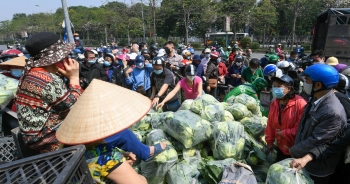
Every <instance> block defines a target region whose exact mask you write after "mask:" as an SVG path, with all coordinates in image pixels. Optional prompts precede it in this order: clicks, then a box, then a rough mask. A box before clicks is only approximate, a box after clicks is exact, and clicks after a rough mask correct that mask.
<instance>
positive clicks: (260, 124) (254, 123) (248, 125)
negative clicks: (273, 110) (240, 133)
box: [240, 116, 267, 139]
mask: <svg viewBox="0 0 350 184" xmlns="http://www.w3.org/2000/svg"><path fill="white" fill-rule="evenodd" d="M240 122H241V123H242V124H243V125H244V127H245V130H246V131H247V132H249V133H250V134H251V135H252V136H253V137H254V138H256V139H258V138H260V137H261V136H262V135H263V134H264V131H265V128H266V126H267V124H266V122H265V119H263V118H261V117H259V116H253V117H249V118H248V117H246V118H243V119H242V120H241V121H240Z"/></svg>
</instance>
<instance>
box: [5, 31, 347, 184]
mask: <svg viewBox="0 0 350 184" xmlns="http://www.w3.org/2000/svg"><path fill="white" fill-rule="evenodd" d="M74 36H75V39H76V43H75V44H67V43H64V42H62V41H61V40H60V39H59V37H58V36H57V35H55V34H53V33H38V34H37V35H33V36H32V37H31V38H30V39H28V41H27V43H26V45H25V50H26V51H27V53H28V54H30V57H29V56H28V58H26V57H24V56H22V57H18V56H20V55H18V54H17V55H16V56H15V55H11V56H9V60H8V59H7V58H6V57H5V55H2V59H3V61H5V62H3V63H1V64H0V69H3V70H4V71H8V72H7V73H6V72H3V74H6V75H7V76H9V77H12V78H15V79H18V80H19V87H18V90H17V94H16V98H15V99H14V100H13V102H11V103H10V105H9V106H8V107H9V108H11V109H12V110H13V111H15V112H17V116H18V124H17V126H19V127H20V129H21V133H22V135H23V139H24V142H25V145H26V146H27V147H29V148H30V149H33V150H36V151H38V152H40V153H45V152H51V151H54V150H57V149H60V148H62V147H63V146H64V145H63V144H62V143H60V141H59V140H58V139H57V137H56V131H57V130H58V129H59V127H60V126H61V124H62V122H64V120H65V118H66V116H67V114H68V113H69V111H70V110H71V109H72V107H73V108H74V106H73V105H74V104H75V103H76V102H77V101H78V99H79V97H80V96H82V95H84V90H86V89H89V86H90V85H94V83H93V82H92V81H94V79H98V80H100V81H105V82H106V83H108V84H114V85H113V86H115V87H121V88H125V89H128V90H132V91H135V92H137V93H140V94H142V95H143V96H144V98H148V99H149V101H150V102H151V106H152V107H153V108H154V109H159V108H161V109H162V110H163V111H173V112H175V111H177V110H178V109H179V107H180V106H181V103H182V102H183V101H184V100H185V99H195V98H197V97H199V96H201V95H203V94H204V93H207V94H210V95H213V96H214V97H215V98H217V99H219V100H220V101H226V100H227V99H228V98H229V97H231V96H237V95H239V94H242V93H244V94H247V95H250V96H252V97H254V98H255V99H257V100H258V99H259V98H260V95H261V92H262V91H264V92H267V93H271V103H270V105H269V108H267V109H264V108H261V110H262V114H263V115H265V116H267V117H268V122H267V128H266V130H265V135H266V137H265V139H266V142H267V148H268V150H269V151H271V152H272V151H273V150H274V149H276V150H277V161H281V160H284V159H286V158H294V160H293V161H292V162H291V163H290V166H291V167H294V168H297V169H301V168H305V170H306V171H307V172H308V173H309V174H310V176H311V178H312V179H313V180H314V182H315V184H328V183H336V182H337V183H349V182H350V177H349V176H348V174H347V173H349V172H350V166H349V165H350V164H345V163H344V159H345V157H346V154H345V151H346V147H347V146H350V143H349V139H350V138H349V137H350V130H349V128H348V126H347V125H348V122H347V120H348V119H350V100H349V92H348V90H349V76H350V73H349V71H350V69H349V67H348V66H347V65H344V64H339V62H338V59H337V58H335V57H329V58H328V59H327V60H326V59H325V57H324V55H323V52H322V51H319V50H318V51H315V52H313V53H311V54H310V56H308V57H306V55H305V54H304V52H303V49H302V48H297V49H296V50H295V51H293V52H291V53H290V57H288V58H286V57H285V56H283V57H281V56H280V53H282V52H283V51H282V50H281V48H280V47H279V46H278V47H277V52H274V51H270V52H268V53H266V55H265V57H263V58H260V59H258V58H252V50H251V49H246V50H245V51H243V50H242V49H241V48H239V47H238V45H236V44H235V45H234V46H233V48H232V49H231V47H228V48H227V51H224V50H223V49H222V48H218V47H211V48H210V47H208V48H205V49H203V51H202V53H201V54H196V52H195V50H194V48H192V47H191V45H190V44H189V45H188V46H186V47H185V46H183V45H181V46H178V48H175V46H176V44H175V43H174V42H172V41H168V42H166V43H165V44H164V45H163V46H162V47H161V48H158V47H159V46H156V45H151V46H150V47H148V45H147V43H144V42H141V43H137V42H132V43H131V44H130V47H129V49H130V50H129V49H128V48H126V47H123V48H122V49H119V48H118V46H117V45H116V43H114V42H113V43H112V44H111V45H109V46H106V47H104V46H102V45H101V47H99V48H95V49H90V48H84V47H83V42H82V41H79V37H78V35H77V34H75V35H74ZM76 49H77V50H79V51H80V53H79V54H80V55H76V54H74V52H78V51H76ZM10 50H12V49H10ZM5 53H6V51H5ZM6 56H7V55H6ZM14 57H16V58H14ZM13 58H14V59H13ZM95 81H96V80H95ZM220 86H224V87H230V88H228V89H231V88H233V89H232V90H230V91H227V89H226V88H221V87H220ZM101 93H104V92H103V91H101ZM110 98H114V97H113V96H110ZM101 103H102V102H101ZM104 103H108V102H104ZM116 105H117V104H116ZM143 115H144V114H137V112H136V115H135V116H140V118H141V117H142V116H143ZM100 116H103V114H101V115H100ZM116 121H117V120H116ZM3 124H6V122H5V123H3ZM15 126H16V125H15V124H12V125H11V126H10V128H9V129H11V128H15ZM101 140H104V141H103V143H101V141H100V140H99V142H97V143H98V144H97V143H96V144H93V145H91V144H88V145H87V147H88V151H87V153H89V152H93V153H96V152H99V153H100V154H99V155H97V157H101V156H103V155H105V154H109V153H107V152H108V151H110V152H113V154H116V155H118V154H119V156H117V157H112V158H110V159H111V160H113V159H114V160H113V161H115V165H113V169H110V170H108V171H106V172H104V173H101V177H100V178H99V179H101V181H102V180H104V179H105V178H109V179H110V180H113V181H114V182H116V183H118V182H122V181H123V180H122V179H121V178H120V175H121V173H123V172H129V173H130V172H132V174H131V175H128V177H133V178H135V183H145V182H146V181H145V179H144V178H143V177H142V176H140V175H138V174H137V173H136V172H135V171H132V168H131V166H130V165H129V164H126V163H132V162H133V161H135V157H138V158H141V159H142V160H145V161H147V160H150V159H152V158H154V156H156V155H157V154H159V153H161V152H162V151H163V150H164V149H165V148H166V143H165V142H164V143H158V144H155V145H153V146H147V145H144V144H142V143H141V142H140V141H138V139H137V138H136V137H135V135H133V133H132V132H131V131H130V130H128V129H126V130H123V131H120V132H119V133H116V134H115V135H112V136H111V135H108V136H107V135H106V136H104V137H101ZM101 145H102V146H101ZM105 145H107V147H108V148H111V149H107V152H103V151H101V150H103V148H105ZM113 147H118V148H120V149H122V150H124V151H127V153H124V154H121V153H119V152H118V151H116V150H115V149H112V148H113ZM349 154H350V153H347V155H349ZM95 156H96V155H95ZM121 157H128V158H129V159H131V160H130V161H128V162H123V160H122V159H120V158H121ZM89 164H91V163H89ZM123 179H125V178H123Z"/></svg>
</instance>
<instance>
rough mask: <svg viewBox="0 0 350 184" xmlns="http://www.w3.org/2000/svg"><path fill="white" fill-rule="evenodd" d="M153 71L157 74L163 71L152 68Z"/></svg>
mask: <svg viewBox="0 0 350 184" xmlns="http://www.w3.org/2000/svg"><path fill="white" fill-rule="evenodd" d="M153 72H154V73H155V74H157V75H160V74H162V73H163V70H153Z"/></svg>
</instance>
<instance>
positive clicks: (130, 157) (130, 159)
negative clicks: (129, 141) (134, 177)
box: [123, 152, 136, 165]
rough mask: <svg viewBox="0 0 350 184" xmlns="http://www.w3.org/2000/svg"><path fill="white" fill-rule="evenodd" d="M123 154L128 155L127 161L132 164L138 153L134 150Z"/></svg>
mask: <svg viewBox="0 0 350 184" xmlns="http://www.w3.org/2000/svg"><path fill="white" fill-rule="evenodd" d="M123 155H124V156H125V157H126V162H128V163H129V164H130V165H132V164H133V163H134V162H135V161H136V155H135V154H133V153H132V152H125V153H124V154H123Z"/></svg>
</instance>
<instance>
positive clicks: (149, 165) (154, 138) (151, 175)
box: [140, 129, 178, 184]
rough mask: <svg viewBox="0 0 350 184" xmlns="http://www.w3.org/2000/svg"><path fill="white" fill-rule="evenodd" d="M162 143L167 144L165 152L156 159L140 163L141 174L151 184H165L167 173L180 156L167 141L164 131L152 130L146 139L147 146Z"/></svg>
mask: <svg viewBox="0 0 350 184" xmlns="http://www.w3.org/2000/svg"><path fill="white" fill-rule="evenodd" d="M160 142H166V144H167V146H166V148H165V150H164V151H163V152H162V153H160V154H159V155H157V156H156V157H155V158H154V159H152V160H150V161H148V162H144V161H141V163H140V174H141V175H143V176H144V177H145V178H146V179H147V182H148V183H149V184H159V183H163V181H164V177H165V175H166V173H167V172H168V171H169V170H170V169H171V167H172V166H173V165H174V164H175V163H176V161H177V160H178V155H177V152H176V150H175V149H174V147H173V146H172V144H171V143H170V142H169V141H168V140H167V138H166V136H165V134H164V133H163V131H162V130H159V129H155V130H152V131H151V132H150V133H149V134H148V135H147V139H146V143H147V145H149V146H151V145H154V144H157V143H160Z"/></svg>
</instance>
